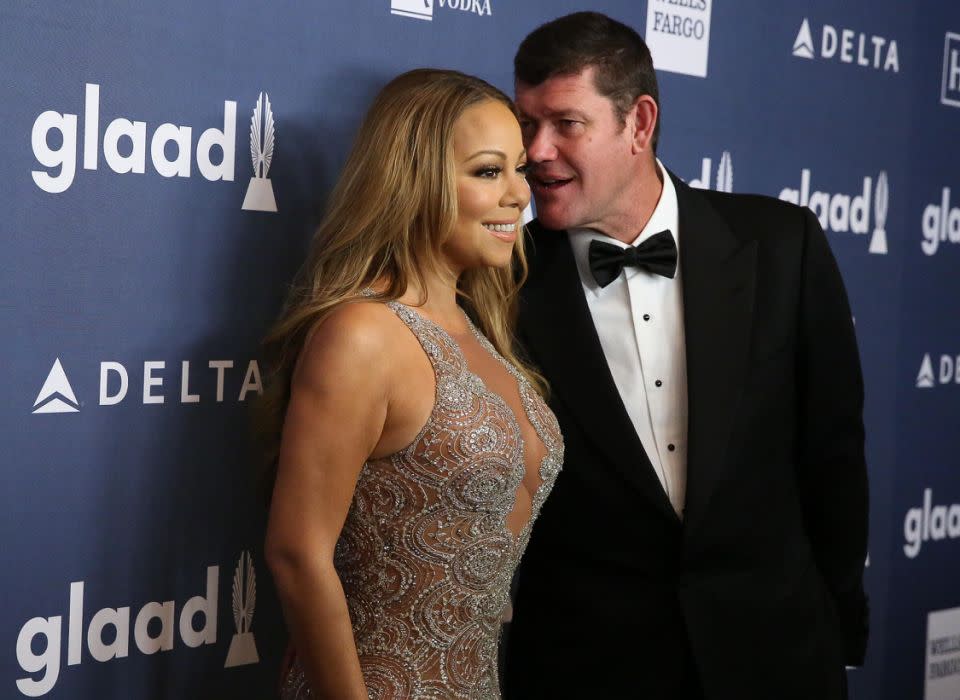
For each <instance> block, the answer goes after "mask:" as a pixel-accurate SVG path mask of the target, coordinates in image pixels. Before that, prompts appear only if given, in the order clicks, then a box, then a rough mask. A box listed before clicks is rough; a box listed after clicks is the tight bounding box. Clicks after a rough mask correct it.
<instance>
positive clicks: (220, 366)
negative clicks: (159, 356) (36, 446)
mask: <svg viewBox="0 0 960 700" xmlns="http://www.w3.org/2000/svg"><path fill="white" fill-rule="evenodd" d="M166 366H167V363H166V362H165V361H162V360H160V361H147V362H144V363H143V375H142V376H143V394H142V403H143V404H144V405H146V404H162V403H165V402H166V395H165V394H164V393H163V383H164V379H165V378H164V377H163V376H162V375H161V374H160V373H162V372H163V371H164V370H165V369H166ZM233 366H234V362H233V360H210V361H209V362H208V363H207V368H208V369H212V370H214V371H215V372H216V381H217V384H216V393H215V398H216V401H217V403H223V401H224V396H225V384H226V372H227V370H230V369H233ZM129 389H130V373H129V372H128V370H127V368H126V366H125V365H123V364H121V363H119V362H101V363H100V396H99V404H100V405H101V406H115V405H117V404H119V403H121V402H122V401H123V400H124V399H126V398H127V394H128V392H129ZM251 391H254V392H256V393H258V394H259V393H262V392H263V382H262V380H261V378H260V365H259V363H258V362H257V361H256V360H250V361H249V362H248V363H247V370H246V373H245V374H244V377H243V382H242V384H241V386H240V391H239V393H238V394H237V402H238V403H242V402H243V401H246V399H247V394H249V393H250V392H251ZM180 403H181V404H185V403H200V394H198V393H192V392H191V390H190V361H189V360H184V361H183V362H181V363H180ZM79 410H80V402H79V401H77V397H76V396H75V395H74V393H73V389H72V388H71V386H70V381H69V380H68V379H67V375H66V372H64V370H63V365H62V364H60V358H57V359H56V360H55V361H54V363H53V367H51V368H50V372H49V373H48V374H47V379H46V381H44V383H43V387H42V388H41V389H40V393H39V394H38V395H37V400H36V401H35V402H34V410H33V413H76V412H78V411H79Z"/></svg>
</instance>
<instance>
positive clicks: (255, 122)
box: [242, 92, 277, 211]
mask: <svg viewBox="0 0 960 700" xmlns="http://www.w3.org/2000/svg"><path fill="white" fill-rule="evenodd" d="M261 122H262V123H261ZM250 156H251V158H253V177H252V178H250V184H249V185H248V186H247V196H246V197H244V198H243V207H242V208H243V209H245V210H247V211H276V210H277V200H276V199H274V197H273V183H271V182H270V178H268V177H267V173H269V172H270V162H271V161H272V160H273V110H272V109H271V108H270V96H269V95H264V94H263V93H262V92H261V93H260V97H258V98H257V106H256V107H254V109H253V117H251V119H250Z"/></svg>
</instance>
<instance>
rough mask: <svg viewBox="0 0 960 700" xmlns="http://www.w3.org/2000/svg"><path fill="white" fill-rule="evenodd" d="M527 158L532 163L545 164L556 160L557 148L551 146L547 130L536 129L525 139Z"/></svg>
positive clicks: (551, 142) (551, 140)
mask: <svg viewBox="0 0 960 700" xmlns="http://www.w3.org/2000/svg"><path fill="white" fill-rule="evenodd" d="M525 141H526V143H525V144H524V145H525V146H526V148H527V158H528V159H529V160H531V161H533V162H534V163H547V162H550V161H552V160H556V158H557V148H556V146H554V144H553V139H552V138H551V136H550V130H549V129H543V128H540V129H537V130H536V131H534V132H533V133H532V135H530V136H528V138H527V139H525Z"/></svg>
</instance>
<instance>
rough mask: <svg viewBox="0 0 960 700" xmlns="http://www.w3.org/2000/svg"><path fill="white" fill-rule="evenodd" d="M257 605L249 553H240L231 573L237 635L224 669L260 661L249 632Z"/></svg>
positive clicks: (231, 641) (255, 586) (231, 644)
mask: <svg viewBox="0 0 960 700" xmlns="http://www.w3.org/2000/svg"><path fill="white" fill-rule="evenodd" d="M256 603H257V574H256V571H254V569H253V558H252V557H251V556H250V552H247V551H243V552H241V553H240V561H239V562H237V569H236V571H234V573H233V621H234V624H235V625H236V627H237V633H236V634H235V635H233V639H231V640H230V649H229V651H228V652H227V661H226V663H225V664H224V665H223V666H224V668H232V667H233V666H247V665H249V664H255V663H257V662H259V661H260V656H259V655H258V654H257V643H256V640H254V638H253V632H251V631H250V625H251V624H252V622H253V608H254V606H255V605H256Z"/></svg>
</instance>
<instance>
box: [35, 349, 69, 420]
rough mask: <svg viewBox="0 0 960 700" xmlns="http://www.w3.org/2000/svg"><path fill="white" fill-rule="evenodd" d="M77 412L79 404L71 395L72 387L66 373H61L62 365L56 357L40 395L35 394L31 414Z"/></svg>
mask: <svg viewBox="0 0 960 700" xmlns="http://www.w3.org/2000/svg"><path fill="white" fill-rule="evenodd" d="M79 411H80V402H79V401H77V397H76V395H75V394H74V393H73V387H71V386H70V380H68V379H67V373H66V372H64V371H63V365H61V364H60V358H59V357H58V358H57V359H56V360H55V361H54V363H53V367H51V368H50V373H49V374H47V380H46V381H45V382H44V383H43V387H42V388H41V389H40V393H39V394H37V400H36V401H34V402H33V413H77V412H79Z"/></svg>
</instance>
